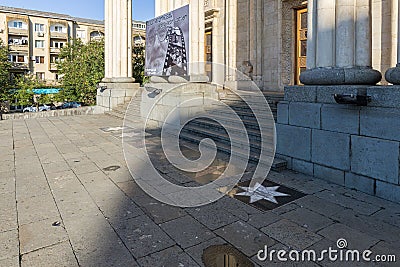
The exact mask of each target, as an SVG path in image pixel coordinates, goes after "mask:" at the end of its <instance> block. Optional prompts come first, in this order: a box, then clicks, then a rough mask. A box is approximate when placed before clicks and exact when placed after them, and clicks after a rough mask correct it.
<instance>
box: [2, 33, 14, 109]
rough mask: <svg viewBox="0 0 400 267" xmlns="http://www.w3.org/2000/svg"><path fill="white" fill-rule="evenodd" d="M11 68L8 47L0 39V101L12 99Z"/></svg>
mask: <svg viewBox="0 0 400 267" xmlns="http://www.w3.org/2000/svg"><path fill="white" fill-rule="evenodd" d="M10 68H11V63H10V62H9V61H8V47H7V46H6V45H5V44H4V43H3V40H2V39H0V102H2V101H7V100H9V99H10V93H9V85H10V74H9V70H10Z"/></svg>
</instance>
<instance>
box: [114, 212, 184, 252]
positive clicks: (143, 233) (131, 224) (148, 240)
mask: <svg viewBox="0 0 400 267" xmlns="http://www.w3.org/2000/svg"><path fill="white" fill-rule="evenodd" d="M178 220H179V219H178ZM161 226H163V225H161ZM165 227H166V226H165V225H164V227H162V228H163V229H164V228H165ZM182 228H183V227H182V226H179V227H175V229H171V231H167V232H168V235H169V236H171V237H173V238H174V235H173V234H172V232H173V231H179V232H183V235H185V234H184V229H182ZM116 231H117V232H118V234H119V236H120V237H121V238H122V240H124V243H125V244H126V246H127V247H128V248H129V249H130V250H131V253H132V254H133V255H134V256H135V257H136V258H139V257H143V256H147V255H149V254H151V253H154V252H157V251H161V250H163V249H165V248H168V247H170V246H172V245H174V244H175V242H173V241H172V239H171V238H170V237H169V236H168V235H167V234H165V232H164V231H165V229H164V231H162V230H161V228H160V227H159V226H158V225H156V224H155V223H154V222H153V221H152V220H150V218H149V217H147V216H146V215H143V216H139V217H136V218H132V219H128V220H126V221H122V222H120V224H119V225H118V226H117V229H116Z"/></svg>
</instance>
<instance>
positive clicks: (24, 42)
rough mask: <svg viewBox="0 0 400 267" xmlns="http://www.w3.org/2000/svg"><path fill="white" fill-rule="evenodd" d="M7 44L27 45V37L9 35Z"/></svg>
mask: <svg viewBox="0 0 400 267" xmlns="http://www.w3.org/2000/svg"><path fill="white" fill-rule="evenodd" d="M8 44H9V45H28V38H27V37H10V38H8Z"/></svg>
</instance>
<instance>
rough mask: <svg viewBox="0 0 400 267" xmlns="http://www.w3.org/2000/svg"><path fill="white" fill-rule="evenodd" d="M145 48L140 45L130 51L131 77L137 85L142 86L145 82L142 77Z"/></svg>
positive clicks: (144, 78)
mask: <svg viewBox="0 0 400 267" xmlns="http://www.w3.org/2000/svg"><path fill="white" fill-rule="evenodd" d="M144 64H145V48H144V46H142V45H138V46H134V47H133V50H132V76H133V78H135V81H136V82H137V83H140V84H143V83H144V82H145V80H146V77H145V76H144Z"/></svg>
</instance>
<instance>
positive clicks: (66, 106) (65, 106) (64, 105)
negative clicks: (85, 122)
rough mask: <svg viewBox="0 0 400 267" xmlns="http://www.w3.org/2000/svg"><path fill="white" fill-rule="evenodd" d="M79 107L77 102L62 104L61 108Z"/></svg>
mask: <svg viewBox="0 0 400 267" xmlns="http://www.w3.org/2000/svg"><path fill="white" fill-rule="evenodd" d="M81 106H82V105H81V104H80V103H78V102H65V103H63V104H62V108H80V107H81Z"/></svg>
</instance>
